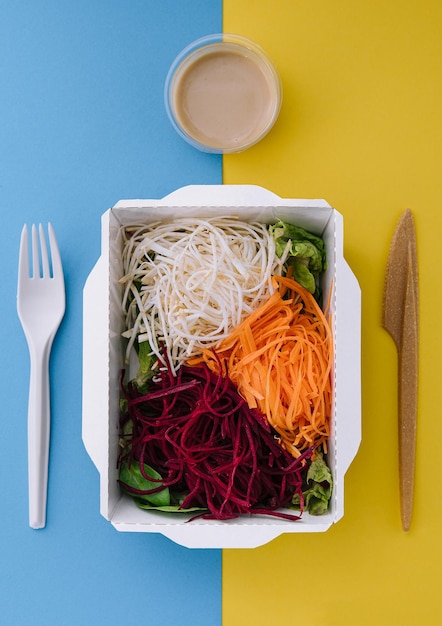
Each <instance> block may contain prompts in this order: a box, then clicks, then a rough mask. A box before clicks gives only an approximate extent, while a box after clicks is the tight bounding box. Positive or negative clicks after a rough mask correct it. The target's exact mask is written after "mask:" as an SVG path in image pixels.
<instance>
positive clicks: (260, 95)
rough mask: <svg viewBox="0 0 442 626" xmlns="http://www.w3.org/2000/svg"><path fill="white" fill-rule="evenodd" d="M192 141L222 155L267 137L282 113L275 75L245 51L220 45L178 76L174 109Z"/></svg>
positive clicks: (234, 46) (190, 64)
mask: <svg viewBox="0 0 442 626" xmlns="http://www.w3.org/2000/svg"><path fill="white" fill-rule="evenodd" d="M172 106H173V107H174V109H175V116H176V120H177V122H178V124H179V125H180V126H181V128H182V129H183V130H184V132H185V133H186V134H187V135H189V136H190V137H191V138H192V139H194V140H195V141H197V142H198V143H200V144H203V145H204V146H207V147H209V148H213V149H218V150H222V151H235V150H236V149H242V148H243V147H246V146H247V145H251V144H253V143H254V142H255V141H257V140H258V139H260V137H261V136H262V135H263V134H265V133H266V132H267V131H268V130H269V128H270V127H271V125H272V124H273V122H274V119H275V118H276V116H277V114H278V111H279V92H278V88H277V86H276V83H275V76H274V74H272V72H271V70H270V69H269V68H268V66H267V65H266V64H265V63H264V61H262V60H261V59H260V58H259V57H256V58H255V56H254V55H248V54H246V53H245V52H244V51H243V50H242V49H241V47H240V46H237V45H235V44H223V45H222V49H219V47H217V45H216V44H214V45H212V46H207V52H206V53H204V54H202V55H200V56H199V58H197V59H196V60H194V61H192V62H189V64H188V66H187V67H184V68H183V69H182V70H181V72H180V71H178V74H177V77H176V86H175V95H174V98H173V105H172Z"/></svg>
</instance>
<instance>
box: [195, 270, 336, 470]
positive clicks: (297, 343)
mask: <svg viewBox="0 0 442 626" xmlns="http://www.w3.org/2000/svg"><path fill="white" fill-rule="evenodd" d="M272 280H273V284H274V286H275V292H274V293H273V294H272V295H271V296H270V297H269V299H268V300H267V301H266V302H265V303H264V304H263V305H262V306H261V307H259V308H258V309H257V310H256V311H254V312H253V313H252V314H250V315H249V316H248V317H247V318H246V319H245V320H244V321H243V322H242V323H241V324H240V325H239V326H237V327H236V328H235V329H234V330H233V331H232V333H231V334H230V335H229V336H228V337H227V338H226V339H224V340H223V341H222V342H221V343H220V344H219V345H218V346H217V347H216V348H208V349H205V350H204V351H203V353H202V354H201V355H200V356H197V357H194V358H192V359H191V360H190V361H189V365H196V364H199V363H201V362H205V363H206V364H207V365H208V367H209V368H210V369H211V370H212V371H219V370H220V368H221V369H222V373H223V374H224V375H228V376H229V378H230V379H231V380H232V381H233V382H234V383H235V385H236V386H237V388H238V391H239V392H240V393H241V395H242V396H243V397H244V398H245V400H246V401H247V403H248V405H249V407H250V408H257V409H259V410H260V411H261V413H263V415H265V416H266V418H267V420H268V422H269V424H270V425H271V426H273V428H274V429H275V431H276V432H277V433H278V435H279V438H280V443H281V445H282V446H283V447H284V448H285V449H286V450H287V451H288V452H290V453H291V454H292V455H293V456H294V457H295V458H296V457H298V456H299V455H300V454H301V453H302V451H304V450H305V449H307V448H309V447H311V446H316V445H320V444H322V446H323V448H324V451H326V450H327V439H328V437H329V435H330V417H331V406H332V382H331V370H332V359H333V340H332V339H333V338H332V332H331V329H330V324H329V322H328V320H327V318H326V316H325V315H324V313H323V311H322V310H321V308H320V306H319V305H318V303H317V302H316V300H315V299H314V297H313V296H312V294H310V293H309V292H308V291H307V290H306V289H304V288H303V287H302V286H301V285H300V284H299V283H297V282H296V281H295V280H293V279H292V278H290V277H279V276H274V277H273V279H272Z"/></svg>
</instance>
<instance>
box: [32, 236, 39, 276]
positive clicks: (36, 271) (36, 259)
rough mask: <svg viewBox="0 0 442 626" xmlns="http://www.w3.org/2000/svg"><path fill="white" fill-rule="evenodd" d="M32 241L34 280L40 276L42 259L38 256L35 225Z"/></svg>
mask: <svg viewBox="0 0 442 626" xmlns="http://www.w3.org/2000/svg"><path fill="white" fill-rule="evenodd" d="M31 240H32V278H37V277H38V276H40V259H39V256H38V240H37V228H36V226H35V224H32V230H31Z"/></svg>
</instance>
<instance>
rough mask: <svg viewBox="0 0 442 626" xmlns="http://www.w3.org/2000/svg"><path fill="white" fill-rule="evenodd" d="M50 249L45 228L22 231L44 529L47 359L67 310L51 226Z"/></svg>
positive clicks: (32, 443)
mask: <svg viewBox="0 0 442 626" xmlns="http://www.w3.org/2000/svg"><path fill="white" fill-rule="evenodd" d="M48 235H49V249H50V257H49V255H48V249H47V245H46V238H45V233H44V230H43V227H42V225H41V224H39V227H38V233H37V227H36V226H35V224H33V225H32V228H31V254H30V252H29V234H28V227H27V225H26V224H25V225H24V227H23V230H22V233H21V240H20V255H19V264H18V285H17V312H18V316H19V318H20V321H21V324H22V326H23V331H24V333H25V336H26V340H27V343H28V347H29V356H30V381H29V403H28V484H29V526H31V528H44V527H45V525H46V502H47V484H48V462H49V434H50V382H49V357H50V353H51V348H52V342H53V340H54V337H55V335H56V333H57V330H58V328H59V326H60V322H61V320H62V318H63V315H64V312H65V308H66V295H65V286H64V277H63V268H62V265H61V258H60V252H59V250H58V245H57V240H56V238H55V234H54V231H53V229H52V226H51V224H48Z"/></svg>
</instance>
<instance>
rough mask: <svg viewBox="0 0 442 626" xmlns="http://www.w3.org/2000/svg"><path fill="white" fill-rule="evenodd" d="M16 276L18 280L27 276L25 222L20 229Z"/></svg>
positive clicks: (27, 247) (27, 253)
mask: <svg viewBox="0 0 442 626" xmlns="http://www.w3.org/2000/svg"><path fill="white" fill-rule="evenodd" d="M18 278H19V282H20V281H21V280H24V279H25V278H29V241H28V225H27V224H25V225H24V226H23V229H22V231H21V237H20V253H19V257H18Z"/></svg>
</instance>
